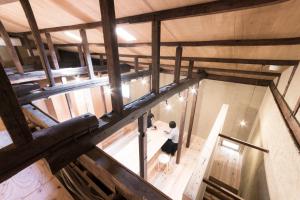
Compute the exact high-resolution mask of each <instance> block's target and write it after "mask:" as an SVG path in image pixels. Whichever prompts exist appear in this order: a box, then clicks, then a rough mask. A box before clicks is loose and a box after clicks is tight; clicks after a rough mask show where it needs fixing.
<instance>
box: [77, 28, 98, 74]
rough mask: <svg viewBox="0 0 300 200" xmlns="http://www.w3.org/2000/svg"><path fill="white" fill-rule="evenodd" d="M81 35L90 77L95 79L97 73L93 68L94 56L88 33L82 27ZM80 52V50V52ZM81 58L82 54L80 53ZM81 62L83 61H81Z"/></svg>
mask: <svg viewBox="0 0 300 200" xmlns="http://www.w3.org/2000/svg"><path fill="white" fill-rule="evenodd" d="M79 32H80V36H81V39H82V48H83V55H84V58H85V61H86V65H87V69H88V74H89V77H90V79H93V78H94V76H95V74H94V68H93V62H92V57H91V54H90V49H89V45H88V39H87V35H86V31H85V30H84V29H80V31H79ZM79 54H80V52H79ZM79 58H80V55H79ZM80 59H81V58H80ZM80 64H82V63H81V61H80Z"/></svg>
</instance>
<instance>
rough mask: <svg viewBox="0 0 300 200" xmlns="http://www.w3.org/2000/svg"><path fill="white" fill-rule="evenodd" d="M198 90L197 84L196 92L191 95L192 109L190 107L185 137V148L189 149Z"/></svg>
mask: <svg viewBox="0 0 300 200" xmlns="http://www.w3.org/2000/svg"><path fill="white" fill-rule="evenodd" d="M198 88H199V84H197V85H196V86H195V90H196V91H197V92H196V94H193V99H192V107H191V115H190V121H189V128H188V135H187V140H186V148H189V147H190V144H191V137H192V130H193V124H194V117H195V112H196V104H197V96H198Z"/></svg>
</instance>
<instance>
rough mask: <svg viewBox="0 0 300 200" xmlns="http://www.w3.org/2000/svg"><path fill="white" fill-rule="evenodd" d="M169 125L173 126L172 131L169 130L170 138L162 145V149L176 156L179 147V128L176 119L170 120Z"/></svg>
mask: <svg viewBox="0 0 300 200" xmlns="http://www.w3.org/2000/svg"><path fill="white" fill-rule="evenodd" d="M169 127H170V128H171V130H170V132H167V134H169V137H168V138H169V139H168V140H167V141H166V142H165V143H164V145H163V146H162V147H161V150H162V151H163V152H165V153H167V154H171V155H172V156H174V155H175V153H176V151H177V147H178V140H179V130H178V128H177V127H176V122H174V121H170V122H169Z"/></svg>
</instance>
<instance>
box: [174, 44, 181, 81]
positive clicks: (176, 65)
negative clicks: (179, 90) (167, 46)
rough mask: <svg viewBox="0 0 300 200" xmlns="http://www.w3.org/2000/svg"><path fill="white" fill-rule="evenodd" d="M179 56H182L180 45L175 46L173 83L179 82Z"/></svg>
mask: <svg viewBox="0 0 300 200" xmlns="http://www.w3.org/2000/svg"><path fill="white" fill-rule="evenodd" d="M181 57H182V47H181V46H178V47H176V58H175V70H174V83H179V81H180V68H181Z"/></svg>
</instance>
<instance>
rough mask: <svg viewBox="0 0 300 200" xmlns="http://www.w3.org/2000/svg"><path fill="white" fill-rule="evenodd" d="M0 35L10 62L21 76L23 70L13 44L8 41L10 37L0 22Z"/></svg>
mask: <svg viewBox="0 0 300 200" xmlns="http://www.w3.org/2000/svg"><path fill="white" fill-rule="evenodd" d="M0 35H1V37H2V39H3V40H4V42H5V45H6V48H7V50H8V53H9V55H10V57H11V59H12V61H13V62H14V65H15V67H16V68H17V71H18V72H19V73H21V74H23V73H24V69H23V66H22V64H21V61H20V58H19V56H18V53H17V51H16V49H15V47H14V46H13V44H12V42H11V40H10V37H9V35H8V33H7V32H6V30H5V27H4V25H3V24H2V22H1V21H0Z"/></svg>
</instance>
